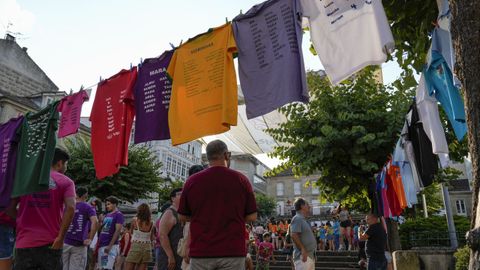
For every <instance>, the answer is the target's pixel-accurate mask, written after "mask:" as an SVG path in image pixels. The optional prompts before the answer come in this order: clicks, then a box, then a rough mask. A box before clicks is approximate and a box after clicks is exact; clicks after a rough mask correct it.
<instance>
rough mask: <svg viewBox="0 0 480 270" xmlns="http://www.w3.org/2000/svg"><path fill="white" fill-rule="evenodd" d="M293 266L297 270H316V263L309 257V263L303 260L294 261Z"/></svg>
mask: <svg viewBox="0 0 480 270" xmlns="http://www.w3.org/2000/svg"><path fill="white" fill-rule="evenodd" d="M293 265H294V266H295V270H315V261H314V260H313V259H312V258H310V256H309V257H307V261H306V262H303V261H302V260H301V259H300V260H298V261H294V262H293Z"/></svg>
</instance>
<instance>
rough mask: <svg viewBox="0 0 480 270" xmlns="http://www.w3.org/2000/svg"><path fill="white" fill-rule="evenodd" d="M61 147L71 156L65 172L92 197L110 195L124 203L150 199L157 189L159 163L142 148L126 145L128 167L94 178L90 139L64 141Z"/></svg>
mask: <svg viewBox="0 0 480 270" xmlns="http://www.w3.org/2000/svg"><path fill="white" fill-rule="evenodd" d="M65 146H66V148H67V150H68V152H69V153H70V156H71V158H70V161H69V162H68V170H67V173H66V174H67V175H68V176H69V177H70V178H72V179H73V180H74V181H75V185H77V186H79V185H83V186H86V187H88V189H89V193H90V194H91V195H93V196H95V197H98V198H100V199H102V200H103V199H105V198H106V197H108V196H110V195H113V196H116V197H118V198H119V199H120V200H123V201H126V202H135V201H137V200H139V199H146V198H150V197H151V195H152V193H155V192H158V190H159V185H160V183H161V182H162V179H161V178H160V176H159V174H158V171H159V169H160V168H161V166H162V165H161V163H159V162H158V161H157V159H156V157H155V156H154V155H153V154H152V153H151V152H150V151H149V150H148V149H147V148H146V147H140V146H134V147H130V148H129V150H128V159H129V160H128V166H126V167H121V168H120V171H119V172H118V173H117V174H115V175H113V176H110V177H107V178H105V179H102V180H98V179H97V178H96V177H95V168H94V165H93V156H92V151H91V146H90V142H89V141H86V140H82V139H76V140H66V141H65Z"/></svg>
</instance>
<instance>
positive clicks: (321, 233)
mask: <svg viewBox="0 0 480 270" xmlns="http://www.w3.org/2000/svg"><path fill="white" fill-rule="evenodd" d="M317 237H318V250H325V244H326V243H325V241H326V240H327V230H326V229H325V225H323V224H320V227H319V228H318V233H317Z"/></svg>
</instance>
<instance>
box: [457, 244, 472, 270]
mask: <svg viewBox="0 0 480 270" xmlns="http://www.w3.org/2000/svg"><path fill="white" fill-rule="evenodd" d="M453 256H454V257H455V270H468V262H469V261H470V249H469V248H468V247H467V246H465V247H463V248H459V249H458V250H457V252H455V254H453Z"/></svg>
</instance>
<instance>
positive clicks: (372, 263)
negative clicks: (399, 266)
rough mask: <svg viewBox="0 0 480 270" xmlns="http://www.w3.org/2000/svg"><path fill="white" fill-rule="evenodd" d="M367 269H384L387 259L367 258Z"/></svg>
mask: <svg viewBox="0 0 480 270" xmlns="http://www.w3.org/2000/svg"><path fill="white" fill-rule="evenodd" d="M367 269H368V270H386V269H387V260H385V259H384V260H373V259H372V258H368V268H367Z"/></svg>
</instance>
